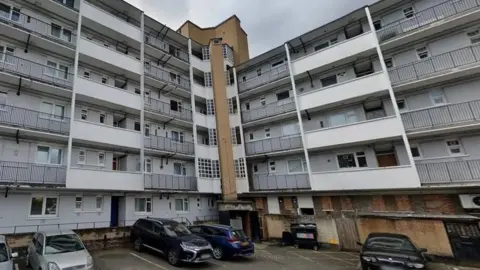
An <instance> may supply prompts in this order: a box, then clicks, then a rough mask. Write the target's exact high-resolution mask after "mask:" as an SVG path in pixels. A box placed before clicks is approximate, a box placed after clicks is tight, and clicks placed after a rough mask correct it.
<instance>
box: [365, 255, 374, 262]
mask: <svg viewBox="0 0 480 270" xmlns="http://www.w3.org/2000/svg"><path fill="white" fill-rule="evenodd" d="M362 259H363V260H364V261H366V262H377V258H375V257H370V256H362Z"/></svg>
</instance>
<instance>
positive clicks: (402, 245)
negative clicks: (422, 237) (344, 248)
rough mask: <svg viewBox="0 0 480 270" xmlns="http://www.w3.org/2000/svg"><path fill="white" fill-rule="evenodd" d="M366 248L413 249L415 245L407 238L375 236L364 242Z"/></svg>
mask: <svg viewBox="0 0 480 270" xmlns="http://www.w3.org/2000/svg"><path fill="white" fill-rule="evenodd" d="M365 247H366V248H372V249H395V250H406V251H415V250H416V249H415V246H414V245H413V244H412V242H410V240H408V239H407V238H397V237H385V236H375V237H372V238H369V239H368V240H367V242H366V243H365Z"/></svg>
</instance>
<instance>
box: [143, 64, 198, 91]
mask: <svg viewBox="0 0 480 270" xmlns="http://www.w3.org/2000/svg"><path fill="white" fill-rule="evenodd" d="M144 70H145V74H146V75H147V76H150V77H153V78H155V79H158V80H161V81H164V82H166V83H170V84H173V85H175V86H178V87H182V88H184V89H185V90H188V91H190V81H188V80H185V79H184V78H181V77H179V76H178V75H176V74H174V73H170V72H168V71H166V70H163V69H161V68H159V67H155V66H151V65H150V66H145V69H144Z"/></svg>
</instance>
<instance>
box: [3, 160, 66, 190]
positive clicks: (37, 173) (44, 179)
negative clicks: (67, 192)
mask: <svg viewBox="0 0 480 270" xmlns="http://www.w3.org/2000/svg"><path fill="white" fill-rule="evenodd" d="M66 177H67V168H66V167H64V166H59V165H58V166H56V165H46V164H34V163H23V162H11V161H0V183H9V184H18V185H65V183H66Z"/></svg>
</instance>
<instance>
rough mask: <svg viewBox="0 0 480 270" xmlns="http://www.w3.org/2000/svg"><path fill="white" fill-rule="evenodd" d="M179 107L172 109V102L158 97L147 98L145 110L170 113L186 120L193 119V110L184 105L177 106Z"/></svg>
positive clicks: (169, 114) (171, 115)
mask: <svg viewBox="0 0 480 270" xmlns="http://www.w3.org/2000/svg"><path fill="white" fill-rule="evenodd" d="M177 106H178V105H177ZM177 109H178V110H172V109H171V107H170V103H166V102H163V101H161V100H158V99H153V98H145V110H147V111H152V112H155V113H160V114H164V115H168V116H170V117H173V118H178V119H182V120H186V121H192V110H190V109H185V108H183V107H177Z"/></svg>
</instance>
